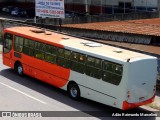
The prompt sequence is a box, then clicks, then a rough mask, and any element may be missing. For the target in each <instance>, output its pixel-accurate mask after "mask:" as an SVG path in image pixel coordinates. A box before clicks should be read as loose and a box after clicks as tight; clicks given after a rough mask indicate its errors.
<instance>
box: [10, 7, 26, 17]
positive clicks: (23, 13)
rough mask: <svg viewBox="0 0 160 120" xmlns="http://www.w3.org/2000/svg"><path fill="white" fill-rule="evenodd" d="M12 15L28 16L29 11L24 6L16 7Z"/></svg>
mask: <svg viewBox="0 0 160 120" xmlns="http://www.w3.org/2000/svg"><path fill="white" fill-rule="evenodd" d="M11 15H13V16H21V17H27V12H26V10H25V9H23V8H18V7H15V8H13V10H12V11H11Z"/></svg>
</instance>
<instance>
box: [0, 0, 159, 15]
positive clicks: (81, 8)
mask: <svg viewBox="0 0 160 120" xmlns="http://www.w3.org/2000/svg"><path fill="white" fill-rule="evenodd" d="M0 2H1V3H2V2H5V3H8V4H10V5H11V4H13V5H16V4H17V2H18V3H19V4H24V3H25V6H27V4H29V6H31V4H32V7H34V3H35V0H0ZM64 2H65V10H66V11H71V12H77V13H82V14H86V13H87V14H91V15H92V14H93V15H99V14H100V15H104V14H114V13H129V12H146V11H156V10H157V9H158V0H64ZM15 3H16V4H15ZM22 6H23V5H22Z"/></svg>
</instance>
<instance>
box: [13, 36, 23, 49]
mask: <svg viewBox="0 0 160 120" xmlns="http://www.w3.org/2000/svg"><path fill="white" fill-rule="evenodd" d="M23 40H24V38H22V37H18V36H15V37H14V50H15V51H17V52H22V51H23Z"/></svg>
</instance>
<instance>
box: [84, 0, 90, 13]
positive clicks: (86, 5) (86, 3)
mask: <svg viewBox="0 0 160 120" xmlns="http://www.w3.org/2000/svg"><path fill="white" fill-rule="evenodd" d="M85 9H86V10H85V12H86V15H89V10H88V0H85Z"/></svg>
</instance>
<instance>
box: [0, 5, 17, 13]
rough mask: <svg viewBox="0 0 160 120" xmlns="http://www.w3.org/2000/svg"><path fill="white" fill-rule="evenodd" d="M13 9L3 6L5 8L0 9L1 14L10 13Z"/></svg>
mask: <svg viewBox="0 0 160 120" xmlns="http://www.w3.org/2000/svg"><path fill="white" fill-rule="evenodd" d="M13 8H14V6H5V7H3V8H2V12H5V13H11V11H12V10H13Z"/></svg>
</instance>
